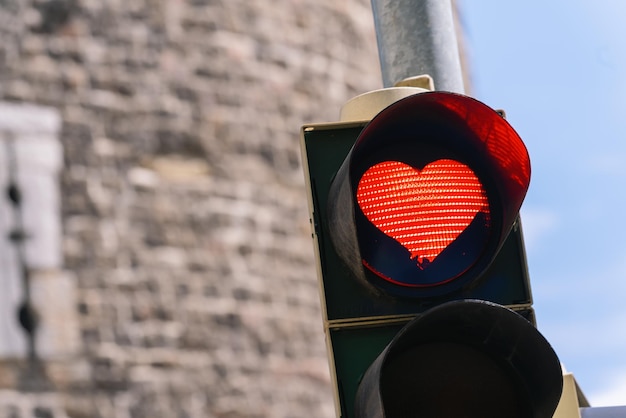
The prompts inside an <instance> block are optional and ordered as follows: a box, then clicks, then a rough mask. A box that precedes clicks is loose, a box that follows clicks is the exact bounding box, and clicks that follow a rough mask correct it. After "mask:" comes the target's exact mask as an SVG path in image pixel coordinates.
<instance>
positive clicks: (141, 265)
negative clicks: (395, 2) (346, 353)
mask: <svg viewBox="0 0 626 418" xmlns="http://www.w3.org/2000/svg"><path fill="white" fill-rule="evenodd" d="M0 77H1V78H0V101H1V103H0V142H2V143H1V144H0V145H2V146H1V147H0V148H2V149H4V148H5V146H4V145H5V144H8V143H11V144H13V145H12V146H14V148H15V150H16V155H17V157H15V158H16V160H17V162H18V164H17V166H15V165H11V164H9V163H8V162H7V161H9V153H8V152H7V151H2V152H0V161H1V162H0V171H2V173H0V181H2V187H3V188H4V187H6V185H7V184H8V181H9V179H11V178H14V179H17V183H18V185H19V187H20V188H21V190H22V192H23V193H22V194H23V196H24V203H23V205H22V210H23V217H24V228H25V229H26V231H27V233H28V234H29V237H28V238H27V239H26V241H25V243H24V246H25V251H26V261H25V265H26V267H27V268H28V270H29V272H30V280H29V286H30V293H31V301H32V303H33V304H34V306H35V308H36V309H37V311H38V312H39V315H40V317H41V319H40V326H39V328H38V330H37V332H36V334H35V349H36V351H35V354H36V355H37V359H38V360H37V362H36V363H37V367H34V366H33V364H34V363H33V362H31V361H29V358H28V349H27V346H28V344H27V343H26V342H25V340H24V333H23V332H22V330H21V329H20V327H19V326H17V325H16V321H15V318H14V317H13V316H12V315H13V314H14V313H15V312H16V311H17V306H18V305H19V302H20V300H21V299H22V298H23V296H24V290H23V286H22V280H23V276H22V275H21V274H20V273H19V266H17V265H16V267H15V268H13V267H12V268H11V269H5V271H3V272H0V281H2V283H3V286H4V287H1V288H0V292H3V290H2V289H5V290H4V293H3V294H4V298H2V296H1V295H0V305H2V306H4V311H2V312H0V316H2V321H3V322H2V324H1V325H2V327H3V328H0V336H4V337H0V340H2V339H3V338H4V340H2V341H0V417H15V418H27V417H28V418H30V417H53V418H57V417H72V418H83V417H84V418H87V417H90V418H92V417H132V418H138V417H151V418H155V417H164V418H165V417H180V418H182V417H216V418H244V417H245V418H252V417H268V418H269V417H271V418H287V417H293V418H299V417H314V418H325V417H332V416H333V415H334V409H333V401H332V394H331V390H330V379H329V373H328V365H327V360H326V351H325V345H324V337H323V333H322V323H321V315H320V306H319V296H318V288H317V279H316V277H315V268H314V264H313V261H314V260H313V247H312V243H311V233H310V227H309V222H308V213H307V203H306V194H305V190H304V180H303V178H304V176H303V173H302V169H301V161H300V149H299V128H300V126H301V125H302V124H303V123H306V122H325V121H333V120H336V119H337V117H338V112H339V109H340V107H341V105H342V104H343V103H344V102H345V101H346V100H348V99H349V98H351V97H353V96H355V95H357V94H359V93H362V92H365V91H368V90H372V89H375V88H379V87H381V81H380V74H379V67H378V60H377V52H376V41H375V34H374V29H373V20H372V16H371V10H370V5H369V0H343V1H337V0H273V1H265V0H125V1H124V0H106V1H103V0H5V1H3V2H0ZM7 149H8V148H7ZM10 167H13V168H12V169H11V168H10ZM15 167H17V168H15ZM12 171H16V173H14V172H12ZM18 171H19V172H18ZM3 196H4V190H3ZM0 207H1V208H2V212H0V214H4V215H2V217H3V218H2V219H6V222H5V224H6V225H5V224H3V225H4V226H2V228H4V229H3V231H9V230H12V228H13V227H14V224H15V219H16V218H15V215H14V213H13V212H11V209H10V207H9V206H8V203H7V201H6V199H4V200H2V201H1V202H0ZM3 236H5V235H4V233H3ZM0 251H3V252H4V254H3V255H2V257H3V258H2V260H4V261H3V263H8V264H11V263H13V264H11V265H14V264H15V263H16V261H15V254H16V253H15V248H14V246H13V245H12V243H9V242H8V241H7V242H4V241H3V244H2V246H0ZM7 260H8V261H7ZM7 289H8V290H7ZM39 366H40V367H39Z"/></svg>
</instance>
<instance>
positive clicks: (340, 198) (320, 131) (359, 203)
mask: <svg viewBox="0 0 626 418" xmlns="http://www.w3.org/2000/svg"><path fill="white" fill-rule="evenodd" d="M404 93H408V97H405V98H401V99H400V100H397V101H395V102H393V103H392V104H390V105H389V106H388V107H386V108H385V109H384V110H382V111H381V112H380V113H378V114H377V115H376V116H374V117H373V118H372V119H371V121H370V120H362V121H348V122H340V123H332V124H321V125H307V126H305V127H303V130H302V149H303V155H304V163H305V171H306V174H307V175H306V179H307V183H308V186H309V190H310V195H309V202H310V208H311V222H312V225H313V237H314V240H315V243H316V245H315V247H316V253H317V255H318V261H319V262H318V272H319V278H320V285H321V297H322V304H323V310H324V324H325V329H326V334H327V344H328V348H329V356H330V361H331V366H332V367H331V370H332V371H333V378H334V383H335V387H336V395H337V399H338V401H337V407H338V408H337V409H338V416H342V417H346V418H348V417H349V418H351V417H370V416H371V417H374V416H381V417H382V416H394V415H366V414H365V413H364V412H363V409H362V408H361V409H358V408H359V406H358V405H359V404H360V403H361V404H362V403H363V402H364V399H365V398H363V396H362V395H361V396H360V397H359V396H357V393H362V392H363V387H364V386H363V385H365V384H366V382H370V383H371V382H372V381H375V380H376V379H380V378H381V372H382V369H378V371H377V372H367V370H372V365H373V364H376V363H377V362H378V361H379V360H377V358H378V359H380V358H381V357H380V356H383V355H384V354H381V353H386V352H390V351H391V352H393V351H394V350H392V349H391V347H393V346H394V345H395V344H397V343H398V342H397V341H398V340H397V337H398V336H399V335H403V334H406V331H405V330H406V328H408V327H414V325H413V322H416V321H420V318H426V317H427V316H429V315H432V314H431V311H430V309H431V308H434V307H436V309H438V310H441V309H444V310H450V309H452V310H453V311H454V312H455V314H456V315H461V316H463V315H464V314H463V313H462V311H463V310H468V311H471V310H472V309H474V308H473V306H474V305H475V304H476V303H477V302H469V301H467V300H478V301H487V302H492V303H496V304H499V305H504V306H506V307H507V308H505V307H503V306H497V307H492V305H489V306H490V308H489V309H487V308H481V309H483V310H485V311H489V312H496V311H499V310H502V311H503V312H507V315H508V314H509V313H510V314H512V315H514V316H515V317H516V318H517V317H519V315H522V316H524V318H525V319H522V318H521V317H520V319H521V320H522V321H523V322H524V323H527V324H529V326H530V327H531V328H532V329H533V330H534V332H535V333H536V334H537V335H539V337H538V340H542V337H540V334H538V332H536V330H535V329H534V327H533V326H532V325H530V323H532V322H534V317H533V311H532V307H531V305H532V297H531V292H530V284H529V280H528V274H527V268H526V260H525V254H524V246H523V240H522V233H521V225H520V221H519V216H518V212H519V208H520V206H521V203H522V201H523V199H524V196H525V194H526V190H527V188H528V184H529V180H530V162H529V158H528V153H527V151H526V148H525V146H524V144H523V142H522V141H521V139H520V138H519V136H518V135H517V133H516V132H515V131H514V130H513V128H512V127H511V126H510V125H509V124H508V123H507V122H506V121H505V120H504V118H503V117H502V115H501V114H499V113H498V112H496V111H494V110H493V109H491V108H489V107H488V106H486V105H484V104H483V103H481V102H478V101H476V100H474V99H472V98H469V97H467V96H463V95H458V94H453V93H446V92H423V91H420V92H418V93H417V94H411V93H415V91H411V90H410V89H409V91H406V90H405V91H403V94H404ZM451 301H459V302H456V303H457V304H460V305H459V306H464V307H461V308H459V307H456V308H450V306H451V305H450V304H449V303H447V302H451ZM453 305H454V304H453ZM444 306H446V308H443V307H444ZM455 306H456V305H455ZM480 306H483V305H480ZM493 306H495V305H493ZM508 308H510V309H513V310H515V311H516V312H517V313H512V312H511V311H510V310H509V309H508ZM487 316H488V317H489V315H487ZM416 317H417V319H414V318H416ZM498 318H500V317H498V316H497V315H494V316H493V318H492V320H493V321H496V322H497V321H499V320H500V319H501V318H500V319H498ZM529 321H530V322H529ZM407 324H409V325H407ZM511 324H516V326H517V327H520V326H521V325H519V324H520V323H519V322H515V321H512V322H511ZM441 326H442V327H444V325H443V324H442V325H441ZM448 326H449V325H448ZM468 338H469V337H468ZM472 338H473V337H472ZM472 338H469V339H468V341H467V346H471V347H473V348H471V349H470V350H473V349H475V348H476V347H474V345H475V344H474V342H472ZM542 341H544V343H545V344H546V345H547V347H548V349H546V350H544V354H546V353H552V356H549V355H548V354H546V355H547V356H548V357H549V359H548V360H546V363H549V364H552V365H553V366H554V365H556V366H554V367H552V368H551V369H550V368H544V370H547V371H548V372H547V373H548V374H551V376H550V378H549V379H548V381H550V382H552V383H553V382H554V381H556V380H559V379H560V368H559V367H558V360H555V359H556V356H554V355H553V351H552V350H551V348H549V345H548V344H547V342H545V340H542ZM457 343H459V342H458V341H457ZM463 344H465V343H463ZM505 345H513V346H514V345H515V342H514V341H507V342H506V344H505ZM479 349H480V350H483V351H484V350H485V347H479ZM496 351H497V350H496ZM463 352H465V353H466V352H467V350H465V349H464V350H462V353H463ZM462 353H461V354H459V355H458V356H457V358H458V357H464V356H465V355H464V354H462ZM498 355H499V354H494V353H491V354H489V358H491V357H494V356H495V358H496V359H495V360H494V361H495V362H496V363H498V364H500V363H502V361H503V360H502V359H500V358H497V357H498ZM465 357H466V356H465ZM411 361H412V360H411V359H410V358H407V359H405V362H408V363H407V364H406V365H407V366H408V365H409V364H412V363H411ZM557 369H558V370H557ZM555 370H557V372H558V373H557V374H558V378H557V377H556V375H555ZM372 373H374V374H375V377H374V378H372V377H371V375H372ZM366 375H367V376H370V377H369V378H364V377H363V376H366ZM514 375H515V377H513V379H514V380H516V379H518V378H519V376H520V375H516V374H515V373H513V374H508V371H507V376H509V377H510V376H514ZM522 380H523V379H522ZM524 385H526V383H523V384H522V386H521V387H525V386H524ZM555 385H556V386H558V384H552V387H555ZM558 390H559V391H560V388H559V389H558ZM559 393H560V392H559ZM450 396H453V395H452V394H451V395H450ZM544 398H545V396H544ZM548 398H549V397H548ZM359 399H360V400H359ZM367 399H370V398H369V397H368V398H367ZM450 400H453V398H450ZM557 402H558V397H557ZM548 403H549V401H548ZM394 404H396V402H394ZM379 407H381V408H382V406H380V405H379ZM391 407H392V406H391V405H389V403H388V404H387V408H391ZM554 407H556V404H555V405H554ZM548 409H549V408H548ZM381 411H382V412H381V413H384V409H382V410H381ZM370 412H371V411H370ZM400 416H401V415H400ZM424 416H426V415H424ZM441 416H443V415H441ZM484 416H488V415H484ZM530 416H543V415H530Z"/></svg>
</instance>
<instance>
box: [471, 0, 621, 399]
mask: <svg viewBox="0 0 626 418" xmlns="http://www.w3.org/2000/svg"><path fill="white" fill-rule="evenodd" d="M460 9H461V14H462V21H463V26H464V32H465V37H466V39H465V41H466V46H467V49H468V55H469V59H470V67H471V74H472V80H473V88H472V95H473V96H474V97H476V98H477V99H479V100H481V101H483V102H485V103H486V104H488V105H490V106H491V107H494V108H502V109H505V110H506V112H507V118H508V120H509V122H510V123H511V124H512V125H513V127H515V129H516V130H517V131H518V133H519V134H520V136H521V137H522V138H523V139H524V142H525V143H526V146H527V147H528V150H529V153H530V157H531V163H532V178H531V186H530V190H529V192H528V195H527V197H526V201H525V202H524V206H523V208H522V222H523V226H524V234H525V240H526V248H527V256H528V265H529V270H530V275H531V285H532V288H533V296H534V306H535V309H536V314H537V321H538V326H539V329H540V331H541V332H542V333H543V334H544V335H545V336H546V338H548V340H549V341H550V342H551V343H552V345H553V347H554V348H555V350H556V352H557V354H558V355H559V357H560V358H561V361H562V362H563V363H564V365H565V367H566V368H567V369H568V370H569V371H571V372H573V373H574V376H575V377H576V380H577V381H578V383H579V384H580V386H581V388H582V389H583V391H584V392H585V394H586V395H587V397H588V398H589V400H590V401H591V403H592V405H593V406H601V405H618V404H626V223H625V222H623V219H625V218H626V1H621V0H613V1H610V0H595V1H579V0H569V1H566V0H552V1H550V2H547V1H539V0H530V1H524V2H508V1H501V0H500V1H498V0H480V1H477V0H474V1H472V0H461V1H460Z"/></svg>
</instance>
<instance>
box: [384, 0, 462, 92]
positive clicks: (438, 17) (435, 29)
mask: <svg viewBox="0 0 626 418" xmlns="http://www.w3.org/2000/svg"><path fill="white" fill-rule="evenodd" d="M372 11H373V12H374V25H375V27H376V38H377V40H378V53H379V56H380V66H381V69H382V73H383V84H384V86H385V87H392V86H393V85H394V84H395V83H397V82H398V81H400V80H403V79H405V78H407V77H412V76H416V75H421V74H428V75H430V76H431V77H432V78H433V79H434V81H435V88H436V89H437V90H445V91H452V92H456V93H463V92H464V86H463V73H462V70H461V60H460V56H459V47H458V43H457V39H456V31H455V27H454V16H453V14H452V3H451V0H372Z"/></svg>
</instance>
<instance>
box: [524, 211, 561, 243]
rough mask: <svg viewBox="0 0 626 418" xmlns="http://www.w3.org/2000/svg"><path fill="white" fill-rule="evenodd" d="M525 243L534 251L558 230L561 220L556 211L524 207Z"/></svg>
mask: <svg viewBox="0 0 626 418" xmlns="http://www.w3.org/2000/svg"><path fill="white" fill-rule="evenodd" d="M521 217H522V227H523V229H524V243H525V244H526V247H527V248H528V249H529V251H534V250H535V248H537V247H538V246H539V245H540V242H541V240H542V239H543V238H544V237H545V236H546V235H548V234H550V233H551V232H552V231H554V230H555V229H556V228H558V226H559V223H560V220H559V216H558V215H557V213H556V212H555V211H554V210H551V209H546V208H540V207H536V206H535V207H523V208H522V211H521Z"/></svg>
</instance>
